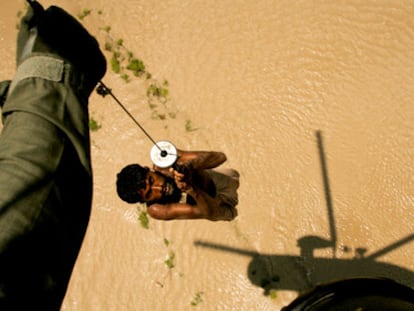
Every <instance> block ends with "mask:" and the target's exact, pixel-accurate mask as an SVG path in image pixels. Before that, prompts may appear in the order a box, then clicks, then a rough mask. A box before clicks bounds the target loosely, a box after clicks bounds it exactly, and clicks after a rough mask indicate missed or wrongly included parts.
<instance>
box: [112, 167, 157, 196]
mask: <svg viewBox="0 0 414 311" xmlns="http://www.w3.org/2000/svg"><path fill="white" fill-rule="evenodd" d="M148 171H149V168H148V167H142V166H140V165H139V164H130V165H127V166H125V167H124V168H123V169H122V170H121V172H119V173H118V175H117V180H116V191H117V192H118V196H119V197H120V198H121V199H122V200H123V201H125V202H128V203H138V202H139V203H142V202H144V200H143V198H142V197H141V196H140V195H139V193H138V191H139V190H140V189H144V188H145V180H146V177H147V173H148Z"/></svg>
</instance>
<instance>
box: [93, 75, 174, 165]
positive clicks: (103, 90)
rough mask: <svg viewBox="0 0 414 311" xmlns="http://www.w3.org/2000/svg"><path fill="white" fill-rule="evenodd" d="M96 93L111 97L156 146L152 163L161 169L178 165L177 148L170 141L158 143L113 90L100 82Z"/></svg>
mask: <svg viewBox="0 0 414 311" xmlns="http://www.w3.org/2000/svg"><path fill="white" fill-rule="evenodd" d="M96 92H97V93H98V94H99V95H101V96H102V97H105V96H106V95H108V94H109V95H110V96H111V97H112V98H113V99H114V100H115V102H116V103H117V104H118V105H119V106H120V107H121V108H122V109H123V110H124V112H125V113H126V114H127V115H128V116H129V117H130V118H131V119H132V121H134V123H135V124H136V125H137V126H138V127H139V128H140V129H141V131H142V132H143V133H144V134H145V136H147V138H148V139H149V140H150V141H151V142H152V143H153V144H154V145H153V146H152V148H151V151H150V157H151V161H152V163H154V164H155V165H156V166H158V167H161V168H166V167H170V166H173V167H174V165H175V164H176V161H177V159H178V151H177V148H176V147H175V146H174V145H173V144H172V143H171V142H169V141H159V142H156V141H155V140H154V139H153V138H152V137H151V135H150V134H149V133H148V132H147V131H146V130H145V129H144V127H143V126H142V125H141V124H140V123H139V122H138V121H137V120H136V119H135V118H134V116H133V115H132V114H131V113H130V112H129V111H128V109H127V108H126V107H125V106H124V105H123V104H122V103H121V101H120V100H119V99H118V98H117V97H116V96H115V95H114V93H112V90H111V89H110V88H109V87H107V86H106V85H105V83H103V82H102V81H99V83H98V85H97V87H96Z"/></svg>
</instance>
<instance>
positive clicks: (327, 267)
mask: <svg viewBox="0 0 414 311" xmlns="http://www.w3.org/2000/svg"><path fill="white" fill-rule="evenodd" d="M316 138H317V143H318V150H319V156H320V161H321V167H322V177H323V182H324V188H325V199H326V205H327V210H328V219H329V225H330V235H331V237H330V239H325V238H321V237H318V236H313V235H309V236H304V237H302V238H300V239H298V241H297V242H298V246H299V248H300V255H278V254H261V253H258V252H255V251H250V250H245V249H240V248H234V247H231V246H227V245H222V244H217V243H210V242H207V241H201V240H197V241H195V242H194V245H195V246H199V247H206V248H212V249H215V250H218V251H225V252H231V253H235V254H238V255H242V256H249V257H251V258H252V260H251V262H250V263H249V265H248V269H247V275H248V277H249V279H250V281H251V282H252V284H254V285H256V286H259V287H261V288H263V289H264V294H265V295H268V294H269V293H270V290H272V289H273V290H293V291H296V292H303V291H306V290H309V289H311V288H313V287H314V286H316V285H319V284H323V283H328V282H332V281H337V280H341V279H349V278H355V277H383V278H389V279H393V280H394V281H397V282H399V283H401V284H403V285H406V286H408V287H411V288H414V271H410V270H408V269H406V268H402V267H399V266H397V265H393V264H390V263H384V262H381V261H378V260H377V258H379V257H380V256H382V255H384V254H386V253H389V252H391V251H393V250H395V249H397V248H399V247H401V246H403V245H404V244H407V243H409V242H411V241H414V233H413V234H411V235H409V236H407V237H405V238H402V239H401V240H399V241H396V242H395V243H393V244H391V245H389V246H387V247H385V248H383V249H380V250H378V251H376V252H374V253H371V254H369V255H366V252H367V249H365V248H356V249H355V256H354V257H353V258H351V259H340V258H337V257H336V250H337V236H336V227H335V221H334V214H333V206H332V200H331V192H330V188H329V180H328V174H327V166H326V162H325V155H324V150H323V141H322V135H321V132H320V131H317V132H316ZM325 248H331V249H332V250H333V258H322V257H315V256H314V250H316V249H325Z"/></svg>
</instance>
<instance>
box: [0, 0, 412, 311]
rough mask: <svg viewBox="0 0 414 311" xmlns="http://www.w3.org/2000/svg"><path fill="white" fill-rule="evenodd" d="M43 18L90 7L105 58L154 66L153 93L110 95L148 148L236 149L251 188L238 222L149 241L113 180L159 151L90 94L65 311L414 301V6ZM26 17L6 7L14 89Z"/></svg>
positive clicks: (151, 234)
mask: <svg viewBox="0 0 414 311" xmlns="http://www.w3.org/2000/svg"><path fill="white" fill-rule="evenodd" d="M42 3H43V4H44V5H45V6H48V5H51V4H55V5H59V6H61V7H63V8H65V9H66V10H67V11H69V12H71V13H72V14H74V15H80V14H82V13H83V14H84V13H85V9H90V10H91V12H90V14H89V15H88V16H86V17H84V18H83V20H82V22H83V23H84V25H85V26H86V27H87V28H88V29H89V31H90V32H91V33H93V34H94V35H96V36H97V38H98V39H99V41H100V43H101V46H102V47H103V46H104V45H105V44H106V43H108V42H109V41H110V42H111V44H112V48H116V47H117V46H118V45H119V44H120V41H119V39H122V46H123V47H125V50H123V49H121V50H122V53H124V52H125V51H127V50H128V51H131V52H133V54H134V55H135V56H136V57H138V58H140V59H141V60H142V61H143V62H144V64H145V66H146V69H147V72H149V73H151V78H150V79H146V78H144V77H132V76H131V77H130V82H128V83H126V82H125V80H124V78H122V77H121V76H120V75H119V74H115V73H114V72H113V71H112V69H109V70H108V72H107V75H106V76H105V78H104V81H105V82H106V84H108V85H109V86H110V87H111V88H112V90H113V91H114V93H115V94H116V95H117V97H118V98H119V99H120V100H121V101H122V102H123V103H124V104H125V106H127V107H128V109H129V110H130V112H131V113H132V114H133V115H134V116H135V117H136V118H137V119H138V120H139V121H140V122H141V124H142V125H143V126H144V127H145V129H146V130H147V131H148V132H149V133H150V134H151V136H153V138H155V139H156V140H170V141H172V142H173V143H174V144H175V145H176V146H177V147H179V148H182V149H193V150H200V149H201V150H203V149H205V150H220V151H224V152H225V153H226V154H227V157H228V161H227V162H226V163H225V165H224V166H225V167H233V168H235V169H237V170H238V171H239V172H240V174H241V179H240V182H241V186H240V189H239V199H240V203H239V206H238V210H239V216H238V218H237V219H236V220H235V221H233V222H209V221H205V220H196V221H170V222H160V221H155V220H152V219H149V224H148V225H149V228H148V229H145V228H144V227H143V226H142V224H141V222H140V221H139V219H138V217H139V215H140V211H141V210H142V208H143V207H142V206H136V205H128V204H126V203H123V202H122V201H120V200H119V199H118V197H117V196H116V193H115V186H114V182H115V175H116V173H117V172H118V171H119V170H120V169H121V168H122V167H123V166H124V165H126V164H129V163H132V162H138V163H141V164H147V165H151V163H150V159H149V150H150V148H151V147H152V144H151V142H150V141H149V140H148V139H147V138H146V137H145V136H144V135H143V133H142V132H141V131H140V130H139V129H138V128H137V127H136V126H135V125H134V123H133V122H132V121H131V120H130V119H129V118H128V117H127V116H126V114H125V113H124V112H123V111H122V110H121V109H120V108H119V107H118V106H117V105H116V104H115V103H114V101H112V100H111V99H110V98H109V97H106V98H102V97H99V96H98V95H97V94H93V95H92V97H91V99H90V112H91V117H92V118H93V119H94V120H96V121H97V122H98V124H99V125H100V126H101V127H100V128H99V129H98V130H97V131H93V132H92V133H91V137H92V157H93V170H94V183H95V188H94V199H93V211H92V215H91V220H90V225H89V228H88V232H87V235H86V237H85V241H84V245H83V247H82V251H81V253H80V255H79V258H78V261H77V264H76V267H75V270H74V273H73V276H72V279H71V283H70V286H69V289H68V292H67V295H66V298H65V301H64V304H63V306H62V310H65V311H69V310H194V309H197V310H278V309H280V308H281V307H282V306H284V305H287V304H288V303H289V302H290V301H292V300H293V299H294V298H295V297H296V296H297V294H298V292H300V291H302V290H306V289H308V288H310V287H312V286H314V285H315V284H318V283H319V282H326V281H330V280H334V279H337V278H343V277H352V276H361V275H365V276H387V277H393V278H394V279H396V280H397V281H399V282H402V283H403V284H406V285H409V286H414V262H413V260H412V257H413V254H414V182H413V172H414V170H413V164H412V163H413V160H414V104H413V100H414V52H413V51H414V20H413V18H412V16H413V15H414V3H413V2H412V1H399V0H397V1H316V0H313V1H287V0H285V1H270V0H269V1H266V0H258V1H239V0H232V1H182V0H166V1H153V0H147V1H141V0H120V1H109V0H94V1H89V0H76V1H69V0H57V1H49V0H48V1H46V0H45V1H43V2H42ZM23 7H24V4H23V1H8V2H6V1H3V2H2V4H1V13H0V14H1V19H0V43H1V50H0V56H1V59H2V61H3V63H2V66H1V67H0V78H1V79H6V78H11V77H12V76H13V73H14V70H15V62H14V53H15V37H16V32H17V31H16V24H17V21H18V18H17V12H18V11H19V10H20V11H22V10H23ZM109 27H110V30H109ZM108 30H109V31H108ZM111 40H112V41H111ZM106 55H107V56H108V59H110V58H111V56H112V52H108V51H107V52H106ZM121 65H122V66H125V63H122V64H121ZM164 81H166V82H167V83H166V84H164ZM151 83H156V84H157V83H158V85H161V86H164V87H165V88H167V89H168V96H167V100H166V101H165V102H164V101H162V100H160V99H158V98H150V97H148V96H147V89H148V87H149V85H150V84H151ZM168 260H169V261H168Z"/></svg>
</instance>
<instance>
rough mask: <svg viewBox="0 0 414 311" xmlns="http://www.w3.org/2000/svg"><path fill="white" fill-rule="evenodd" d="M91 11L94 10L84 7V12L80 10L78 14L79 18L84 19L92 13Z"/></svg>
mask: <svg viewBox="0 0 414 311" xmlns="http://www.w3.org/2000/svg"><path fill="white" fill-rule="evenodd" d="M91 12H92V10H90V9H83V10H82V12H80V13H79V14H78V18H79V19H80V20H83V19H84V18H85V17H86V16H88V15H90V14H91Z"/></svg>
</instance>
